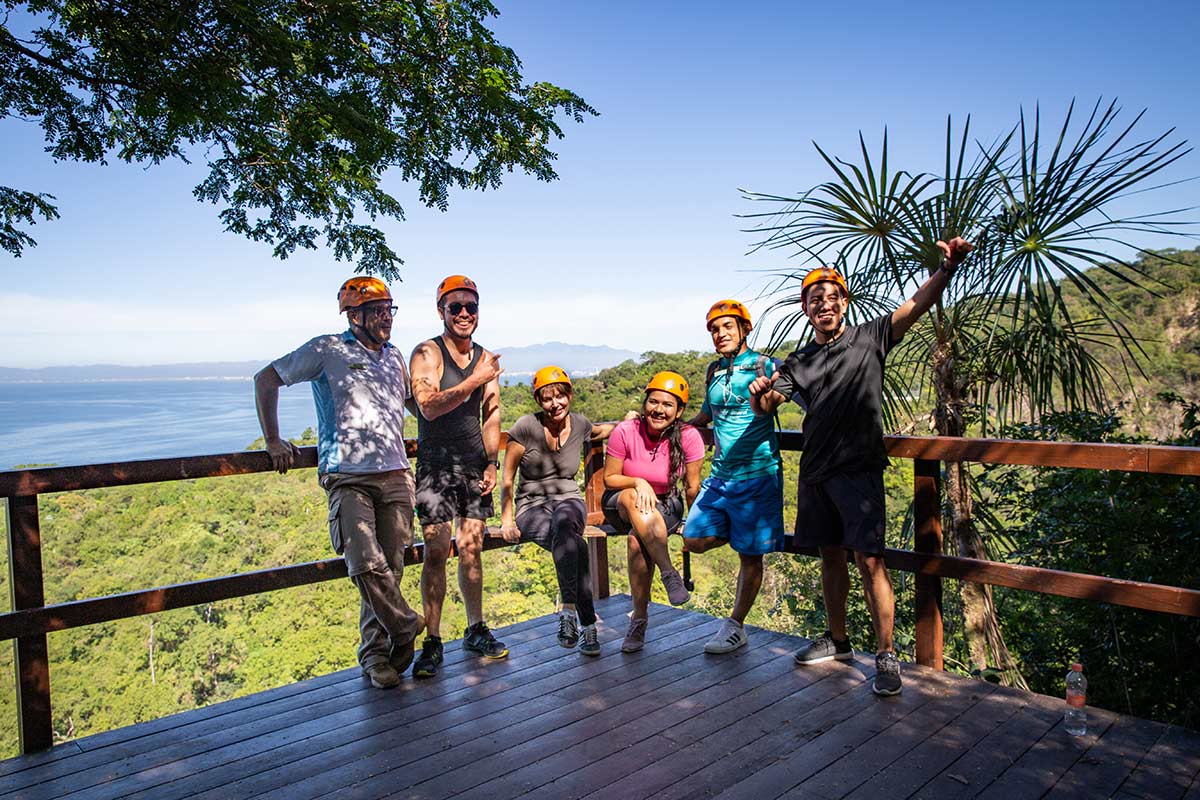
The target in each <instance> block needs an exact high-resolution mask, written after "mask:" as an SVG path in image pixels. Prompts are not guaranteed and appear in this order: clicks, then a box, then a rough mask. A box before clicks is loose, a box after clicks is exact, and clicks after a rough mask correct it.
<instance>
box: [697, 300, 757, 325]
mask: <svg viewBox="0 0 1200 800" xmlns="http://www.w3.org/2000/svg"><path fill="white" fill-rule="evenodd" d="M718 317H737V318H738V319H744V320H745V321H746V327H747V328H749V327H753V326H752V323H751V322H750V309H748V308H746V307H745V306H744V305H742V304H741V303H739V302H738V301H737V300H718V301H717V302H715V303H713V304H712V308H710V309H709V310H708V316H707V317H705V318H704V324H705V325H710V324H712V321H713V320H714V319H717V318H718Z"/></svg>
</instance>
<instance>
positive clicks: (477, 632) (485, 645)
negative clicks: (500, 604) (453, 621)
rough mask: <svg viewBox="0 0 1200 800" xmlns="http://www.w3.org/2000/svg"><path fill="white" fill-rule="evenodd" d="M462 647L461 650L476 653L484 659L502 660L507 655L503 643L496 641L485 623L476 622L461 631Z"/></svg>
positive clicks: (506, 649)
mask: <svg viewBox="0 0 1200 800" xmlns="http://www.w3.org/2000/svg"><path fill="white" fill-rule="evenodd" d="M462 646H463V650H468V651H470V652H472V653H478V654H479V655H481V656H483V657H484V658H504V657H505V656H507V655H508V648H507V647H505V646H504V642H498V641H496V637H495V636H492V632H491V631H490V630H488V626H487V623H486V622H476V623H475V624H474V625H472V626H471V627H469V628H467V629H466V630H465V631H463V640H462Z"/></svg>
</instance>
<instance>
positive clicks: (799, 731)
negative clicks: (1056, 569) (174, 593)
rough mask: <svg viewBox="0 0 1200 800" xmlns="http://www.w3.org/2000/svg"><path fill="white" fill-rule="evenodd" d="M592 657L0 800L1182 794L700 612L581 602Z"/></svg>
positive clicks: (1137, 752) (542, 627)
mask: <svg viewBox="0 0 1200 800" xmlns="http://www.w3.org/2000/svg"><path fill="white" fill-rule="evenodd" d="M597 605H598V609H597V610H598V611H599V613H600V616H601V617H602V621H601V623H600V630H601V644H602V647H603V649H604V652H603V655H602V656H600V657H599V658H585V657H582V656H579V655H578V654H576V653H574V652H572V651H568V650H564V649H562V648H561V647H559V646H558V645H557V643H556V641H555V633H556V630H557V627H556V625H555V624H554V618H553V617H540V618H537V619H533V620H528V621H526V622H522V623H519V624H516V625H512V626H510V627H508V628H505V629H503V630H502V631H498V634H499V637H500V638H501V639H502V640H503V641H505V642H506V643H507V644H508V645H509V647H510V650H511V655H510V656H509V658H508V659H507V660H505V661H499V662H483V661H481V660H478V659H476V658H474V657H471V658H467V657H465V654H464V652H463V651H462V650H461V649H460V648H459V647H458V645H457V643H453V644H452V645H450V646H448V647H447V648H446V663H445V665H444V668H443V670H442V673H441V675H440V676H439V677H437V678H434V679H431V680H429V681H414V680H412V679H411V678H406V679H405V680H404V682H403V684H402V685H401V687H400V688H399V689H396V690H392V691H386V692H384V691H378V690H374V689H371V688H369V686H368V685H367V684H366V682H365V680H364V679H363V678H362V677H361V675H360V673H359V672H358V670H347V671H343V672H338V673H335V674H332V675H326V676H323V677H320V678H314V679H311V680H308V681H304V682H302V683H297V684H293V685H290V686H284V687H281V688H279V689H275V690H272V691H268V692H262V693H260V694H256V695H252V696H248V697H243V698H240V699H238V700H233V701H230V702H226V703H221V704H219V705H214V706H210V707H207V708H203V709H200V710H197V711H192V712H187V713H184V714H178V715H175V716H172V717H167V718H164V719H160V720H155V721H153V722H147V723H144V724H141V725H135V726H132V727H129V728H122V729H119V730H114V731H109V732H107V733H103V734H98V735H95V736H91V737H88V738H85V739H80V740H77V741H74V742H70V743H67V744H63V745H58V746H56V747H54V748H52V749H50V750H48V751H44V752H41V753H35V754H32V755H26V756H19V757H17V758H13V759H10V760H8V761H4V762H0V797H4V798H7V797H22V798H71V799H72V800H82V799H83V798H101V797H104V798H109V797H121V798H154V800H167V799H168V798H184V797H188V798H214V799H217V798H219V799H220V800H227V799H228V798H242V797H245V798H251V797H253V798H281V799H283V800H302V798H315V797H337V798H356V800H357V799H358V798H375V797H404V798H443V797H460V796H461V797H468V798H476V797H477V798H487V800H499V798H506V797H516V796H525V797H541V798H553V799H554V800H558V798H567V797H571V798H575V797H585V796H586V797H593V798H601V797H613V798H622V800H633V799H634V798H643V797H664V798H665V797H678V798H693V797H707V796H718V795H719V796H722V797H728V798H753V800H768V798H775V797H789V798H839V797H856V798H857V797H886V798H889V800H890V799H891V798H902V797H936V798H939V799H940V798H951V797H995V798H1025V797H1041V796H1043V795H1046V796H1054V797H1059V796H1061V797H1108V796H1112V795H1116V796H1121V797H1144V798H1155V800H1165V799H1166V798H1181V797H1184V796H1186V797H1188V798H1193V797H1200V778H1198V777H1197V773H1198V772H1200V734H1197V733H1195V732H1191V731H1188V730H1184V729H1181V728H1178V727H1173V726H1167V725H1162V724H1159V723H1156V722H1149V721H1146V720H1141V719H1137V718H1134V717H1124V716H1118V715H1115V714H1111V713H1108V712H1105V711H1099V710H1096V709H1089V722H1090V723H1091V730H1092V731H1094V733H1091V734H1090V735H1088V736H1086V737H1081V738H1076V737H1072V736H1069V735H1067V733H1066V732H1065V731H1064V730H1063V726H1062V709H1063V703H1062V701H1061V700H1058V699H1055V698H1049V697H1044V696H1040V695H1033V694H1027V693H1024V692H1019V691H1014V690H1009V689H1003V688H997V687H993V686H991V685H989V684H986V683H981V682H979V681H974V680H968V679H963V678H958V677H954V676H951V675H948V674H946V673H944V672H938V671H935V670H931V669H927V668H923V667H918V666H915V665H911V664H906V665H905V672H904V676H905V686H904V693H903V694H902V695H900V696H899V697H893V698H876V697H875V696H874V695H873V694H871V691H870V680H869V679H870V677H871V675H872V673H873V670H874V659H872V658H869V657H867V656H863V655H858V656H856V658H855V660H854V661H853V662H852V663H836V662H835V663H830V664H822V665H818V666H813V667H807V668H799V667H796V666H795V665H794V664H793V662H792V653H793V652H794V651H795V650H796V648H797V647H799V646H800V644H801V643H802V640H801V639H798V638H796V637H792V636H784V635H780V634H776V633H772V632H770V631H763V630H753V631H752V633H751V641H750V646H749V647H748V648H743V649H742V650H740V651H738V652H736V653H733V654H730V655H726V656H707V655H705V654H704V653H703V644H704V642H705V641H706V640H707V638H708V637H709V636H711V635H712V633H713V632H714V630H715V627H716V626H715V621H714V620H713V619H712V618H711V617H709V616H707V615H704V614H700V613H697V612H693V611H685V610H680V609H673V608H668V607H663V606H652V607H651V619H650V626H649V630H648V632H647V645H646V649H645V650H644V651H643V652H641V653H636V654H632V655H628V654H622V653H621V652H620V650H619V644H620V639H621V637H622V635H623V634H624V628H625V613H626V612H627V611H628V608H629V599H628V597H627V596H621V597H612V598H608V599H606V600H603V601H600V602H599V603H598V604H597Z"/></svg>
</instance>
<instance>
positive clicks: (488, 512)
mask: <svg viewBox="0 0 1200 800" xmlns="http://www.w3.org/2000/svg"><path fill="white" fill-rule="evenodd" d="M482 479H483V473H482V472H463V471H461V470H452V469H446V468H443V467H439V466H437V465H436V464H431V465H429V466H426V467H422V466H421V462H420V460H418V461H417V502H416V506H417V516H418V517H419V518H420V520H421V524H422V525H437V524H438V523H441V522H451V521H453V520H454V519H456V518H459V517H461V518H463V519H481V520H487V519H488V518H489V517H491V516H492V514H493V513H494V512H493V508H492V493H491V492H488V493H487V494H486V495H485V494H482V493H480V491H479V481H480V480H482Z"/></svg>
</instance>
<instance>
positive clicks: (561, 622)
mask: <svg viewBox="0 0 1200 800" xmlns="http://www.w3.org/2000/svg"><path fill="white" fill-rule="evenodd" d="M578 634H579V632H578V631H577V630H576V629H575V620H573V619H571V618H570V617H568V616H567V615H566V614H563V615H562V616H560V617H559V618H558V635H559V636H577V635H578Z"/></svg>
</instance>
